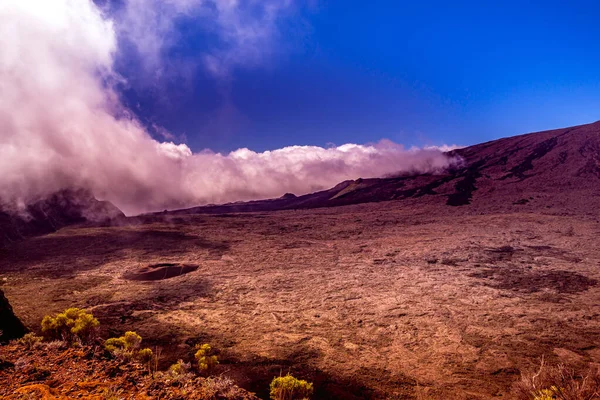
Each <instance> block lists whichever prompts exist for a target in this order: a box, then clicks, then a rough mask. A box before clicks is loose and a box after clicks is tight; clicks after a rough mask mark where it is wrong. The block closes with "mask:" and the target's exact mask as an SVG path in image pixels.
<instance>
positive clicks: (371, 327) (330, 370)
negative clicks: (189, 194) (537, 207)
mask: <svg viewBox="0 0 600 400" xmlns="http://www.w3.org/2000/svg"><path fill="white" fill-rule="evenodd" d="M440 209H442V210H443V212H439V210H440ZM599 234H600V223H599V221H598V219H597V218H596V217H593V216H581V215H571V214H569V213H564V212H561V213H555V212H553V211H552V210H548V211H547V212H546V213H528V212H518V209H516V210H515V211H514V212H512V213H502V214H480V215H478V214H477V213H473V212H471V211H470V209H469V208H452V207H451V208H446V207H443V208H440V207H435V206H434V205H432V206H431V207H429V208H423V207H422V206H418V207H417V206H415V205H414V204H413V205H411V204H410V203H409V202H404V203H402V206H401V207H400V206H399V204H398V203H397V202H386V203H376V204H365V205H355V206H346V207H339V208H326V209H316V210H296V211H277V212H270V213H247V214H227V215H184V216H169V215H167V216H147V217H138V218H132V219H129V220H128V223H126V224H122V225H121V226H106V227H90V226H71V227H66V228H63V229H61V230H59V231H58V232H56V233H53V234H50V235H46V236H40V237H35V238H31V239H28V240H26V241H22V242H19V243H17V244H15V245H14V246H12V247H11V248H10V249H9V250H4V252H3V254H2V260H3V262H2V270H1V272H2V275H1V277H0V282H2V285H1V287H2V290H3V291H4V292H5V293H6V295H7V297H8V298H9V299H10V301H11V303H12V304H13V307H14V309H15V312H16V314H17V315H18V316H19V317H20V318H21V319H22V320H23V321H24V322H25V323H26V324H27V325H28V326H30V327H34V328H35V327H37V326H38V325H39V322H40V320H41V319H42V317H43V316H44V315H46V314H49V313H53V312H58V311H61V310H63V309H65V308H67V307H70V306H82V307H86V308H88V309H90V310H92V311H93V313H94V314H95V315H96V316H97V317H98V318H99V320H100V322H101V324H102V325H101V326H102V330H103V334H104V336H106V337H107V336H109V335H118V334H122V333H123V332H124V331H126V330H135V331H137V332H138V333H140V334H141V335H142V336H143V337H144V338H145V340H147V341H148V343H150V344H152V345H154V346H161V347H162V348H163V349H164V350H163V358H164V360H163V361H164V363H165V364H168V363H169V362H172V361H175V360H176V359H177V358H180V357H186V355H187V354H189V352H190V351H191V346H192V345H193V344H194V343H196V342H199V341H202V342H209V343H211V344H212V345H213V346H214V347H215V348H216V349H218V350H219V353H220V357H221V360H222V365H221V367H220V368H222V371H221V372H222V373H223V374H226V375H229V376H231V377H232V378H234V380H235V381H236V382H237V383H238V384H240V385H241V386H242V387H245V388H248V389H250V390H253V391H255V392H257V393H258V394H259V395H261V394H262V395H264V394H265V393H263V392H264V391H265V388H267V387H268V382H269V381H270V379H272V378H273V376H275V375H279V374H280V373H281V372H282V371H283V373H286V372H288V371H290V372H292V373H293V374H296V375H298V376H301V377H303V378H307V379H310V380H312V381H314V382H315V384H316V394H317V396H321V397H322V398H324V397H329V398H353V397H354V398H369V397H371V398H389V397H390V396H392V398H394V396H395V398H411V397H413V396H416V395H417V394H418V393H421V394H426V395H427V396H428V397H430V398H454V399H471V398H472V399H478V398H481V399H484V398H493V397H495V396H502V397H505V396H508V397H509V398H510V390H511V385H512V384H513V382H514V381H516V380H518V379H519V377H520V372H522V371H523V370H525V369H528V368H534V367H535V366H536V364H538V363H539V361H540V359H541V357H544V358H545V359H546V360H547V361H556V362H559V361H562V362H564V361H565V360H568V361H569V362H571V363H574V364H590V363H600V347H599V344H600V318H599V316H600V307H599V305H598V299H599V298H600V286H599V285H598V284H597V282H598V281H599V280H600V269H599V264H600V248H599V247H598V235H599Z"/></svg>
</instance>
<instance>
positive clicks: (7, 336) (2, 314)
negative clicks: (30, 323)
mask: <svg viewBox="0 0 600 400" xmlns="http://www.w3.org/2000/svg"><path fill="white" fill-rule="evenodd" d="M26 332H27V329H26V328H25V326H24V325H23V323H22V322H21V321H20V320H19V318H17V317H16V316H15V314H14V313H13V309H12V307H11V306H10V304H9V303H8V299H7V298H6V297H5V296H4V293H3V292H2V290H0V343H3V342H7V341H9V340H12V339H18V338H20V337H22V336H23V335H24V334H25V333H26Z"/></svg>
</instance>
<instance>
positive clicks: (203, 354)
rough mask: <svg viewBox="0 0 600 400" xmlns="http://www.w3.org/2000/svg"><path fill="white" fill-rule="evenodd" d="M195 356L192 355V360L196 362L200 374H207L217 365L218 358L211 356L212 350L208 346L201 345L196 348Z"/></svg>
mask: <svg viewBox="0 0 600 400" xmlns="http://www.w3.org/2000/svg"><path fill="white" fill-rule="evenodd" d="M196 349H197V351H196V354H194V358H195V359H196V361H197V362H198V369H199V370H200V372H204V373H208V372H210V370H212V369H213V368H214V367H215V366H216V365H218V364H219V358H218V357H217V356H215V355H212V354H211V353H212V349H211V347H210V345H208V344H206V343H205V344H203V345H201V346H200V345H197V346H196Z"/></svg>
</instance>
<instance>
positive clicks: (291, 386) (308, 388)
mask: <svg viewBox="0 0 600 400" xmlns="http://www.w3.org/2000/svg"><path fill="white" fill-rule="evenodd" d="M270 394H271V399H273V400H304V399H309V398H310V396H312V394H313V384H312V383H310V382H307V381H305V380H301V379H296V378H294V377H293V376H292V375H290V374H287V375H286V376H280V377H278V378H273V381H271V393H270Z"/></svg>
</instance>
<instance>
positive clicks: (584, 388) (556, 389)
mask: <svg viewBox="0 0 600 400" xmlns="http://www.w3.org/2000/svg"><path fill="white" fill-rule="evenodd" d="M515 389H516V392H515V395H516V398H517V399H522V400H575V399H576V400H579V399H586V400H587V399H597V398H600V395H599V394H600V371H598V370H593V369H592V370H590V371H589V372H588V373H587V374H586V375H578V374H576V373H575V372H574V370H572V369H570V368H568V367H566V366H565V365H556V366H550V365H547V364H546V363H545V362H544V360H542V361H541V364H540V367H539V369H538V370H537V371H536V372H533V373H527V374H524V375H523V376H522V377H521V382H519V383H517V385H516V388H515Z"/></svg>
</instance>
